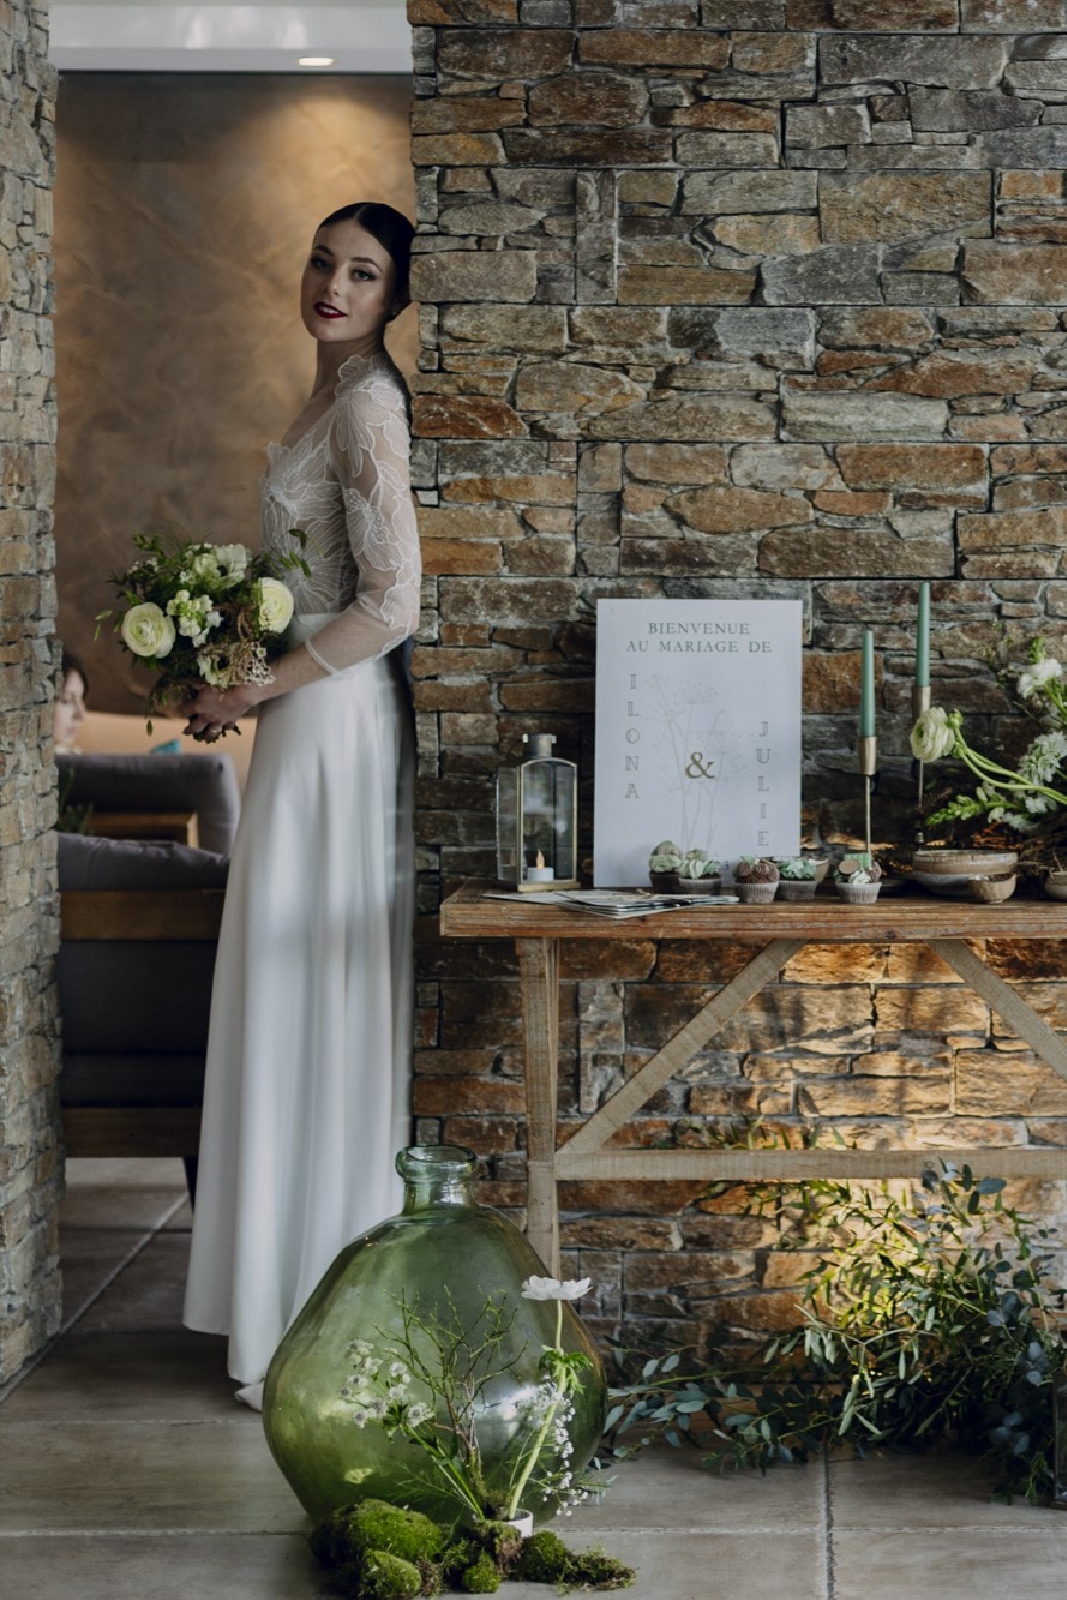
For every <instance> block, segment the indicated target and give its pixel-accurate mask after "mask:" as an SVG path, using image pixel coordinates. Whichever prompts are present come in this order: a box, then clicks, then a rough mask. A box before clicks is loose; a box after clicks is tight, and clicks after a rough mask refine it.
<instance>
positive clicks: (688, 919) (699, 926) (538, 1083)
mask: <svg viewBox="0 0 1067 1600" xmlns="http://www.w3.org/2000/svg"><path fill="white" fill-rule="evenodd" d="M486 887H487V885H485V884H479V883H467V884H464V886H463V887H462V888H461V889H459V890H458V891H457V892H456V893H455V894H453V895H451V896H450V897H449V898H448V899H447V900H446V901H445V903H444V904H443V906H442V907H441V917H440V925H441V932H442V933H443V934H445V935H448V936H450V937H453V938H461V939H513V940H514V941H515V946H516V949H517V951H518V956H519V969H520V973H521V977H522V1011H523V1028H524V1038H525V1063H526V1116H527V1146H528V1149H527V1162H528V1179H527V1182H528V1202H529V1204H528V1224H527V1232H528V1234H529V1238H530V1241H531V1243H532V1244H533V1246H534V1248H535V1249H536V1250H537V1252H538V1254H539V1255H540V1256H541V1258H542V1260H543V1261H544V1262H545V1263H546V1264H547V1265H548V1267H549V1269H550V1271H552V1272H554V1273H555V1272H558V1270H559V1223H558V1204H557V1184H558V1183H560V1182H561V1181H564V1180H567V1179H578V1178H601V1179H611V1178H615V1179H620V1178H622V1179H627V1180H629V1181H633V1180H634V1179H661V1178H674V1179H679V1178H681V1179H686V1178H693V1179H703V1180H705V1181H707V1182H709V1183H711V1182H714V1181H719V1180H723V1179H733V1180H738V1179H748V1180H759V1179H762V1180H767V1179H781V1180H783V1181H795V1180H796V1179H798V1178H804V1177H809V1178H814V1177H819V1178H887V1177H914V1176H917V1175H918V1174H919V1173H920V1172H922V1170H923V1169H924V1168H925V1167H927V1166H929V1164H930V1161H931V1159H933V1158H934V1157H941V1158H943V1159H945V1160H949V1161H955V1162H957V1163H960V1164H962V1162H964V1161H966V1160H969V1159H973V1158H974V1156H976V1155H979V1154H980V1158H981V1167H982V1172H983V1174H984V1175H985V1174H988V1175H989V1176H992V1177H1013V1178H1014V1177H1043V1178H1059V1179H1062V1178H1065V1177H1067V1150H1064V1149H1058V1148H1050V1147H1048V1146H1042V1147H1028V1146H1023V1147H1014V1148H1011V1149H984V1148H983V1149H982V1150H981V1152H978V1151H968V1150H963V1149H953V1150H929V1149H922V1150H841V1149H809V1150H747V1149H744V1150H741V1149H724V1150H622V1149H608V1148H606V1146H607V1144H608V1141H609V1139H610V1138H611V1136H612V1134H613V1133H615V1131H616V1130H617V1129H618V1128H620V1127H622V1125H623V1124H624V1123H625V1122H626V1121H627V1119H628V1118H629V1117H631V1116H632V1115H633V1114H634V1112H636V1111H638V1110H639V1109H640V1108H641V1106H643V1105H644V1104H645V1102H646V1101H647V1100H649V1099H650V1098H651V1096H652V1095H654V1094H655V1093H656V1092H657V1090H659V1089H661V1088H662V1087H663V1086H664V1084H666V1083H667V1082H669V1080H670V1079H671V1078H673V1077H674V1075H675V1074H676V1073H677V1072H679V1071H681V1070H682V1068H683V1067H685V1066H686V1065H687V1064H688V1062H689V1061H691V1060H692V1058H693V1056H694V1055H695V1054H696V1053H697V1051H698V1050H702V1049H704V1047H705V1046H706V1045H707V1044H708V1042H709V1041H710V1040H711V1039H712V1038H713V1037H714V1036H715V1034H716V1033H718V1031H719V1030H720V1029H721V1028H723V1027H724V1026H725V1025H726V1023H728V1022H729V1021H730V1020H731V1018H733V1017H734V1016H736V1015H737V1013H738V1012H739V1011H740V1010H741V1008H742V1007H743V1006H744V1005H746V1004H747V1003H748V1001H749V1000H751V999H752V997H753V995H755V994H758V993H759V991H760V990H761V989H762V988H763V987H764V986H765V985H766V984H768V983H771V982H773V981H774V980H775V979H776V978H777V977H778V975H779V974H780V972H781V970H782V968H783V967H784V966H785V964H786V963H787V962H788V961H790V960H791V959H792V958H793V956H795V955H796V954H797V952H798V951H799V950H801V949H803V947H804V945H806V944H810V943H818V944H865V945H878V944H925V945H928V946H929V948H930V949H931V950H933V951H934V952H935V954H937V955H938V956H940V957H941V959H942V961H944V962H946V963H947V965H948V966H950V967H952V968H953V970H954V971H955V972H957V973H958V974H959V976H960V977H961V978H962V979H963V981H964V983H966V984H968V985H969V986H970V988H971V989H973V990H974V991H975V992H976V993H977V994H979V995H980V996H981V997H982V999H983V1000H985V1001H986V1002H987V1003H988V1004H989V1006H990V1007H991V1008H992V1009H993V1010H994V1011H996V1012H997V1013H998V1015H999V1016H1000V1017H1001V1018H1002V1019H1003V1020H1004V1021H1005V1022H1006V1023H1007V1024H1008V1026H1009V1027H1010V1028H1011V1029H1012V1031H1013V1032H1014V1033H1016V1034H1017V1035H1018V1036H1019V1038H1020V1039H1023V1040H1025V1042H1026V1043H1027V1044H1028V1045H1029V1046H1030V1048H1031V1049H1032V1050H1033V1051H1034V1053H1035V1054H1036V1055H1037V1056H1038V1057H1039V1058H1040V1059H1041V1060H1042V1061H1044V1062H1045V1063H1046V1064H1047V1065H1048V1066H1050V1067H1051V1068H1052V1069H1053V1070H1054V1071H1055V1072H1057V1073H1059V1075H1060V1077H1061V1078H1065V1079H1067V1041H1065V1040H1064V1039H1063V1038H1061V1037H1060V1035H1059V1034H1058V1033H1056V1032H1055V1031H1054V1030H1053V1029H1052V1028H1050V1027H1049V1025H1048V1023H1046V1022H1044V1021H1043V1020H1042V1018H1041V1017H1039V1016H1038V1015H1037V1013H1036V1012H1035V1011H1034V1010H1033V1008H1032V1007H1031V1006H1029V1005H1028V1004H1027V1003H1026V1001H1025V1000H1024V999H1023V998H1022V996H1021V995H1019V994H1018V993H1017V992H1016V991H1015V990H1014V989H1012V988H1011V987H1010V985H1008V984H1006V983H1005V982H1004V981H1003V979H1002V978H999V977H998V976H997V974H996V973H995V972H992V971H991V970H990V968H989V967H987V966H986V964H985V962H984V961H983V960H982V959H981V957H980V956H979V955H978V954H976V952H975V951H974V950H973V949H972V948H971V945H970V944H969V943H968V942H967V941H968V940H975V939H1019V940H1026V939H1042V940H1065V941H1067V905H1057V904H1054V903H1053V902H1051V901H1048V900H1009V901H1007V902H1006V903H1005V904H1003V905H993V906H987V905H978V904H970V903H967V902H962V901H961V902H956V901H951V900H935V899H933V898H932V897H927V898H920V897H919V896H915V897H914V898H900V899H897V898H886V899H885V900H884V901H876V902H875V904H874V905H873V906H852V905H843V904H840V903H839V902H837V901H830V900H828V899H827V900H824V899H822V898H819V899H816V900H814V901H811V902H809V903H808V904H806V905H786V904H778V903H772V904H771V905H769V906H743V905H736V906H708V907H705V908H704V909H703V910H694V911H688V910H676V911H668V912H663V913H661V914H659V915H657V916H650V917H642V918H633V919H628V920H625V921H622V920H620V921H618V922H614V921H611V920H609V919H608V918H606V917H597V916H591V915H590V914H588V913H587V912H582V911H573V910H568V909H566V908H555V907H548V906H535V905H529V904H522V903H519V902H518V901H514V900H488V899H486V898H484V893H485V889H486ZM562 939H568V940H569V939H595V940H597V941H598V942H599V941H603V942H611V941H618V940H626V941H628V942H631V943H632V942H633V941H635V940H655V941H658V940H661V939H679V940H680V939H684V940H703V939H709V940H711V939H717V940H723V939H725V940H734V941H744V942H745V943H752V942H758V941H760V940H764V941H766V943H765V945H764V948H763V949H762V950H761V951H760V952H759V954H758V955H756V956H755V957H754V958H753V959H752V960H751V961H750V962H749V963H748V965H747V966H746V967H744V969H743V970H742V971H741V972H739V973H738V974H737V976H736V977H735V978H733V979H732V980H731V981H730V982H729V983H727V984H724V985H723V987H722V988H721V989H719V991H718V992H717V993H716V994H715V995H714V996H713V998H712V999H711V1000H709V1001H708V1003H707V1005H705V1006H704V1007H703V1008H702V1009H701V1010H700V1011H699V1012H698V1013H697V1015H696V1016H695V1017H694V1018H693V1019H692V1021H690V1022H688V1023H686V1025H685V1026H684V1027H683V1028H680V1029H679V1030H678V1032H677V1033H676V1034H675V1035H674V1037H673V1038H671V1039H669V1040H668V1041H667V1042H666V1044H664V1045H663V1047H662V1048H661V1049H660V1050H659V1051H657V1052H656V1054H655V1055H653V1056H652V1057H651V1058H650V1059H649V1060H648V1061H646V1062H645V1064H644V1066H643V1067H641V1068H640V1070H639V1071H637V1072H636V1073H634V1075H633V1077H632V1078H629V1079H628V1080H627V1081H626V1083H625V1084H624V1085H623V1086H622V1087H621V1088H620V1089H618V1090H616V1092H615V1094H613V1095H612V1096H611V1098H610V1099H609V1100H608V1101H607V1102H606V1104H604V1105H603V1106H601V1107H600V1109H599V1110H598V1111H596V1112H595V1113H594V1114H593V1115H592V1116H591V1117H590V1118H589V1119H588V1121H587V1122H585V1123H583V1124H582V1125H581V1126H580V1127H579V1128H578V1130H577V1131H576V1132H575V1133H574V1134H573V1135H572V1137H571V1138H570V1139H568V1140H567V1141H566V1143H565V1144H564V1145H563V1146H562V1147H560V1148H559V1149H557V1147H556V1092H557V1079H558V1064H559V945H560V941H561V940H562ZM1064 958H1065V978H1067V948H1065V951H1064Z"/></svg>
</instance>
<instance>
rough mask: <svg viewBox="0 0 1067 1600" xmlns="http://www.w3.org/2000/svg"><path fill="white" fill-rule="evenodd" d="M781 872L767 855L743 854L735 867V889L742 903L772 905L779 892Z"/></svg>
mask: <svg viewBox="0 0 1067 1600" xmlns="http://www.w3.org/2000/svg"><path fill="white" fill-rule="evenodd" d="M780 879H781V873H780V872H779V871H778V868H777V866H776V865H775V863H774V862H773V861H768V859H767V858H766V856H742V857H741V859H740V861H739V862H738V863H737V866H736V867H735V868H734V889H735V891H736V893H737V898H738V899H739V900H740V901H741V903H742V905H746V906H767V905H770V903H771V901H772V900H773V899H774V897H775V895H776V894H777V892H778V884H779V881H780Z"/></svg>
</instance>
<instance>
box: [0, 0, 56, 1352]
mask: <svg viewBox="0 0 1067 1600" xmlns="http://www.w3.org/2000/svg"><path fill="white" fill-rule="evenodd" d="M47 29H48V22H47V13H46V11H45V9H44V7H43V6H36V5H32V4H30V3H28V0H14V4H13V5H10V4H6V5H4V6H2V7H0V148H2V150H3V158H2V160H3V166H2V168H0V1383H3V1381H4V1380H5V1379H7V1378H9V1377H10V1376H11V1375H12V1374H13V1373H15V1372H16V1371H17V1370H18V1369H19V1367H20V1366H22V1364H23V1363H24V1362H25V1361H26V1359H27V1358H28V1357H29V1356H30V1355H32V1354H33V1352H34V1351H35V1350H37V1349H38V1348H39V1347H40V1345H41V1344H42V1342H43V1341H44V1340H45V1339H46V1338H47V1337H48V1335H49V1334H51V1333H53V1332H54V1331H55V1330H56V1328H57V1327H58V1325H59V1269H58V1260H57V1254H56V1245H57V1240H56V1207H57V1203H58V1199H59V1185H60V1177H59V1167H58V1150H57V1139H58V1127H57V1108H56V1101H55V1088H54V1083H55V1076H56V1072H57V1070H58V1066H59V1059H58V1044H57V1036H56V1022H55V1010H56V1001H55V989H54V985H53V978H52V958H53V955H54V953H55V947H56V942H57V939H58V916H57V904H56V898H55V836H54V834H52V833H50V831H49V830H50V829H51V827H52V825H53V823H54V821H55V796H54V787H55V769H54V767H53V764H52V726H51V724H52V707H51V701H52V692H53V688H52V658H51V642H50V635H51V632H52V619H53V618H54V616H55V586H54V579H53V566H54V560H53V546H52V513H51V505H52V491H53V481H54V477H55V453H54V440H55V421H56V418H55V395H54V390H53V382H52V371H53V366H52V329H51V324H50V322H49V320H48V313H49V312H50V310H51V282H50V271H51V254H50V251H51V236H52V192H51V191H52V176H53V124H52V116H53V106H54V97H55V75H54V73H53V71H52V69H51V68H50V67H49V66H48V64H47V61H46V51H47V43H48V33H47Z"/></svg>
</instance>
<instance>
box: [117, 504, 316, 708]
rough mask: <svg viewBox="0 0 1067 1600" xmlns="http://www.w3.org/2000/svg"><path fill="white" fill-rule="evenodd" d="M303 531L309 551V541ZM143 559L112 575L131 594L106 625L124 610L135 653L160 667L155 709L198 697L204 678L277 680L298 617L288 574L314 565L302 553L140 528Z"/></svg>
mask: <svg viewBox="0 0 1067 1600" xmlns="http://www.w3.org/2000/svg"><path fill="white" fill-rule="evenodd" d="M292 532H293V536H294V537H295V538H296V539H297V540H298V541H299V545H300V550H301V551H302V550H303V547H304V543H305V538H304V535H303V534H302V533H299V532H298V531H297V530H296V529H293V530H292ZM134 544H135V545H136V546H137V548H138V549H139V550H140V551H141V552H142V555H141V559H140V561H137V562H135V563H134V565H133V566H132V567H130V568H129V570H128V571H126V572H124V573H123V574H121V576H119V577H117V578H114V579H113V580H112V581H113V583H114V585H115V587H116V589H117V590H118V592H119V595H120V596H121V598H122V600H123V601H125V603H126V604H125V607H124V609H122V610H120V611H119V612H118V615H117V616H116V615H115V612H114V611H112V610H108V611H102V612H101V613H100V615H99V616H98V617H97V619H96V621H97V631H98V632H99V627H100V625H101V624H102V623H103V622H104V621H105V620H106V619H107V618H108V617H112V616H115V624H114V627H115V632H116V633H117V634H118V636H119V639H120V642H121V644H122V646H123V648H124V649H125V650H127V651H128V652H129V653H130V655H132V656H133V657H134V658H135V659H136V660H137V661H138V662H140V663H142V664H143V665H144V666H146V667H148V668H150V669H152V670H153V671H154V672H155V673H156V680H155V682H154V684H153V685H152V688H151V689H150V690H149V693H148V702H147V707H146V713H147V716H148V719H149V720H148V728H149V732H151V728H152V723H151V718H152V715H153V714H156V713H159V712H163V711H165V710H166V708H167V705H168V702H170V701H172V700H180V699H183V698H186V697H188V696H190V695H193V694H195V693H196V692H197V690H198V689H200V688H202V687H203V685H204V684H211V685H212V686H213V687H214V688H218V689H231V688H234V687H236V686H237V685H238V684H242V683H270V682H272V678H271V674H270V670H269V668H268V665H267V663H268V661H269V659H270V657H271V656H272V655H279V654H281V652H282V651H283V650H284V648H285V645H284V641H283V637H282V636H283V634H284V633H285V630H286V628H287V627H288V626H289V622H290V620H291V618H292V615H293V595H292V592H291V590H290V588H289V587H288V585H287V584H286V583H285V581H284V577H283V575H284V574H285V573H286V572H289V571H292V570H293V569H299V570H300V571H303V572H307V571H308V570H309V569H308V565H307V562H306V561H305V560H304V558H303V556H302V555H301V554H300V553H299V551H294V552H292V553H290V554H287V555H276V554H273V553H271V552H268V551H259V552H257V553H253V552H252V551H251V550H250V549H249V548H248V547H247V545H243V544H221V545H213V544H205V543H202V542H199V541H194V540H168V541H164V540H163V539H162V538H161V537H160V536H159V535H156V534H139V535H137V536H136V537H135V539H134Z"/></svg>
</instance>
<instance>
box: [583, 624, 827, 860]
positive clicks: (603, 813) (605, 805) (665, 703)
mask: <svg viewBox="0 0 1067 1600" xmlns="http://www.w3.org/2000/svg"><path fill="white" fill-rule="evenodd" d="M802 630H803V605H802V602H801V601H799V600H601V601H599V602H598V605H597V651H596V787H595V803H594V819H593V828H594V836H593V855H594V878H593V881H594V883H595V884H597V885H603V886H611V887H624V886H630V885H637V884H646V883H647V882H648V855H649V851H650V850H651V849H652V847H653V846H654V845H656V844H658V843H659V842H660V840H662V839H673V840H674V842H675V844H677V845H680V846H681V847H682V849H683V850H691V849H697V848H699V849H701V850H704V851H705V852H706V853H707V854H708V855H711V856H715V857H716V858H717V859H718V860H720V861H721V862H722V863H723V865H724V867H728V866H731V865H732V864H733V863H734V862H736V861H737V860H738V859H739V858H740V857H741V856H743V855H768V856H789V855H796V854H797V852H798V850H799V848H800V757H801V673H802V660H801V646H802Z"/></svg>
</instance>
